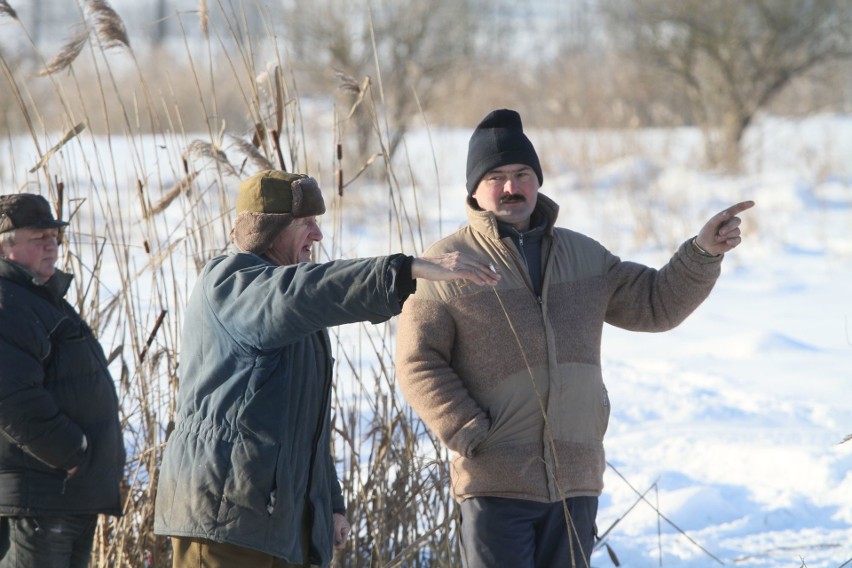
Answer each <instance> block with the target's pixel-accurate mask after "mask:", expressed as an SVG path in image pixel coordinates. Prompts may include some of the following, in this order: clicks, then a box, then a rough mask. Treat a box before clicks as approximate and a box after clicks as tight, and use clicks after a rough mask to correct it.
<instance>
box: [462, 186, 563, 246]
mask: <svg viewBox="0 0 852 568" xmlns="http://www.w3.org/2000/svg"><path fill="white" fill-rule="evenodd" d="M466 207H467V219H468V221H469V222H470V226H471V227H472V228H473V229H474V230H475V231H477V232H479V233H482V234H483V235H485V236H486V237H488V238H491V239H495V240H498V241H499V240H500V229H499V225H498V224H497V218H496V217H495V216H494V213H492V212H491V211H483V210H482V209H477V208H475V207H474V202H473V200H472V199H471V198H469V197H468V198H467V200H466ZM536 214H538V215H543V216H544V218H545V219H547V228H546V229H545V234H548V235H550V234H551V233H553V226H554V225H555V224H556V217H557V216H558V215H559V205H557V203H556V202H555V201H553V200H552V199H550V198H549V197H547V196H546V195H544V194H543V193H541V192H539V194H538V200H537V201H536V204H535V210H534V211H533V215H536Z"/></svg>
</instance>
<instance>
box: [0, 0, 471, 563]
mask: <svg viewBox="0 0 852 568" xmlns="http://www.w3.org/2000/svg"><path fill="white" fill-rule="evenodd" d="M81 6H82V8H81V13H80V17H81V21H82V22H83V25H82V26H81V28H80V31H79V32H77V33H74V34H72V35H70V36H69V37H68V39H67V41H66V43H65V45H64V47H63V48H62V49H60V50H59V51H58V52H57V53H56V54H53V55H50V54H48V55H45V54H41V53H39V52H38V50H37V49H36V48H35V46H34V45H32V42H30V46H31V51H32V53H31V54H30V61H36V62H37V64H36V65H32V64H31V65H29V66H28V65H26V64H22V63H20V62H19V61H17V60H16V61H12V60H11V59H10V58H8V57H6V56H2V55H0V70H2V73H3V76H4V79H5V82H6V85H5V87H4V88H6V89H7V90H8V92H9V93H10V94H11V95H12V98H11V99H9V100H12V101H13V103H12V104H11V109H12V110H11V112H12V113H14V114H15V116H14V118H15V121H16V124H19V125H23V130H22V132H21V133H20V134H16V135H12V134H11V133H7V139H6V140H5V141H4V142H3V145H2V147H3V148H4V149H5V150H6V151H7V153H8V156H4V157H3V160H2V161H3V162H6V163H7V164H8V171H7V172H5V175H6V176H7V177H8V179H11V182H10V184H9V185H6V186H5V187H4V188H3V192H4V193H9V192H16V191H32V192H37V193H41V194H43V195H45V196H46V197H48V198H49V200H51V201H52V203H53V204H54V206H55V207H56V209H57V211H58V213H59V214H60V215H62V217H63V218H65V219H68V220H70V221H71V226H70V230H69V231H68V232H67V234H66V241H65V243H64V245H65V246H64V248H63V251H64V256H63V257H62V259H61V263H62V265H64V268H65V269H67V270H69V271H70V272H72V273H74V274H75V281H74V282H75V284H74V287H73V290H72V291H71V293H70V296H69V299H70V300H71V301H72V303H74V304H75V305H76V307H77V308H78V309H79V311H80V312H81V314H82V315H83V317H84V318H85V319H86V320H88V321H89V322H90V324H91V326H92V328H93V330H94V331H95V333H96V334H97V335H98V337H99V338H100V340H101V343H102V344H103V346H104V348H105V350H106V352H107V353H108V358H109V361H110V370H111V371H112V373H113V377H114V379H115V381H116V385H117V388H118V391H119V396H120V399H121V420H122V424H123V427H124V432H125V440H126V446H127V449H128V461H127V464H126V468H125V476H124V490H125V491H124V494H125V496H126V497H125V501H124V515H123V516H122V517H120V518H107V517H104V518H102V519H101V520H100V524H99V526H98V530H97V534H96V540H95V550H94V552H93V558H92V565H93V566H98V567H105V566H116V567H120V566H128V567H139V566H146V567H147V566H157V567H161V566H170V565H171V558H170V545H169V542H168V541H167V540H166V539H164V538H162V537H158V536H155V535H154V534H153V532H152V526H153V504H154V497H155V490H156V481H157V471H158V466H159V463H160V459H161V455H162V450H163V447H164V443H165V441H166V439H167V436H168V434H169V432H170V429H171V428H172V420H173V415H174V401H175V393H176V392H177V389H178V388H179V386H180V372H179V369H178V354H179V352H180V335H181V330H182V324H183V315H184V313H183V306H184V305H185V304H186V300H187V298H188V295H189V293H190V291H191V289H192V286H193V283H194V281H195V278H196V275H197V273H198V270H199V269H200V268H201V267H202V266H203V265H204V263H205V262H206V261H207V260H209V259H210V258H212V257H213V256H215V255H216V254H219V253H221V252H223V251H224V250H225V248H226V246H227V243H228V234H229V231H230V228H231V219H232V216H233V207H232V202H233V196H234V192H235V188H236V185H237V183H238V181H239V179H241V178H244V177H246V176H247V175H249V174H250V173H253V172H254V171H257V170H258V169H260V168H266V167H270V166H276V167H281V168H285V169H288V170H291V171H300V172H306V173H310V174H312V175H315V176H316V177H318V178H320V179H321V182H322V184H323V186H324V187H325V188H326V199H327V201H328V202H329V204H330V207H329V214H327V215H326V216H325V219H324V225H323V229H324V232H325V233H326V239H325V241H324V248H323V251H324V252H323V253H322V254H321V255H320V256H321V257H326V258H327V257H333V256H336V255H338V254H340V253H341V251H348V250H349V249H348V248H347V247H346V246H345V245H344V243H342V242H341V239H342V238H343V237H342V234H343V233H342V231H341V230H340V229H341V227H342V226H343V225H344V223H345V222H346V219H347V216H349V215H353V214H354V212H353V210H352V205H350V204H349V202H348V201H347V192H348V191H349V185H348V184H349V183H351V182H352V181H353V180H354V178H356V177H357V175H358V174H359V173H360V172H361V171H363V170H364V169H365V168H373V169H374V170H376V171H377V175H378V177H379V179H383V180H384V184H385V186H386V187H385V190H384V191H382V192H380V193H381V194H382V195H383V196H384V197H383V198H382V199H383V201H382V202H380V203H376V202H373V204H372V207H373V208H374V211H376V212H377V213H378V214H374V215H373V216H372V220H373V222H374V223H375V222H381V223H386V224H387V235H388V252H390V251H398V250H405V251H406V252H408V253H416V252H417V250H418V249H419V247H420V245H421V242H420V241H421V239H420V238H419V237H418V236H417V235H418V234H419V230H418V227H417V223H418V221H417V219H418V212H417V211H411V210H410V209H411V206H410V205H408V206H406V205H405V200H404V199H403V198H402V196H401V191H402V190H401V189H400V182H399V180H398V179H397V176H396V173H395V171H394V168H393V166H392V165H391V161H390V159H389V157H388V156H387V151H386V148H387V139H386V137H385V135H384V131H383V129H382V127H381V124H382V120H381V115H380V113H379V111H377V110H376V104H375V101H376V97H379V96H380V95H381V93H376V92H375V91H373V89H372V87H371V86H370V85H369V83H368V82H363V83H362V82H359V83H358V84H357V85H360V86H358V88H361V89H363V92H362V93H360V95H361V96H360V97H359V98H358V104H359V105H364V106H365V107H366V108H367V109H368V110H370V112H371V114H372V116H373V117H374V118H373V119H374V126H375V127H374V129H373V133H372V136H373V137H374V139H373V140H370V144H371V145H372V146H374V147H375V148H376V154H375V156H374V157H373V158H371V160H370V163H367V164H361V165H358V164H355V165H354V167H352V166H353V165H352V164H347V165H348V166H350V167H352V169H353V171H355V172H358V173H356V174H354V175H351V176H348V177H344V173H343V172H344V170H345V168H344V167H343V164H344V163H345V162H346V159H347V157H346V156H344V155H343V154H342V150H338V148H344V147H345V146H346V144H345V142H346V140H344V139H343V135H342V134H341V133H343V132H344V131H345V130H346V129H345V128H344V126H345V120H346V117H347V116H348V114H349V111H350V110H351V109H348V108H347V109H336V111H335V112H334V115H335V122H334V124H333V125H332V127H331V128H330V130H331V132H328V133H327V134H328V135H329V138H330V140H331V142H330V144H328V147H327V148H320V149H319V150H318V151H311V150H309V148H308V147H309V144H310V140H309V138H310V136H309V135H313V134H314V133H315V132H316V129H317V126H316V125H314V124H310V123H307V121H306V120H305V113H304V107H303V104H302V100H301V99H300V96H299V92H298V85H297V84H296V82H295V80H294V78H293V75H292V74H291V73H289V69H290V67H289V65H288V63H287V61H286V60H284V59H282V58H281V56H280V54H281V53H282V50H281V49H280V48H279V46H278V45H276V43H275V37H274V35H273V34H271V33H270V34H269V35H268V36H267V37H263V38H251V37H249V40H248V41H245V37H247V36H246V35H245V34H244V33H242V30H240V29H239V26H240V21H241V19H240V18H239V17H237V18H230V19H228V18H226V21H228V22H230V25H231V26H233V27H232V28H227V29H224V30H214V29H212V28H211V29H205V32H206V34H205V35H206V37H207V44H206V45H205V47H204V50H203V51H202V54H201V55H199V54H198V50H197V49H196V46H190V45H189V44H187V45H186V51H185V53H183V54H182V56H181V57H180V58H179V59H180V60H179V61H178V60H176V59H175V55H174V54H172V55H171V57H170V58H169V59H167V60H166V62H164V64H165V65H168V64H169V62H171V61H174V63H173V65H174V69H176V70H179V71H180V72H179V73H177V74H172V75H170V74H168V73H162V72H161V73H159V74H158V75H157V77H156V81H153V80H152V79H150V78H149V75H148V72H147V71H146V70H145V69H143V66H142V65H141V64H140V63H139V61H138V60H137V59H136V55H135V53H134V51H133V47H132V46H131V43H130V41H129V39H128V38H127V36H126V33H125V32H124V25H123V22H122V21H121V17H120V15H119V14H117V13H116V12H115V11H113V10H112V9H111V8H110V7H109V5H108V4H107V3H106V2H103V1H102V0H87V1H85V2H83V3H82V4H81ZM0 7H2V10H0V17H2V18H6V19H7V21H6V22H4V23H6V24H11V25H14V26H15V27H14V28H13V29H14V32H13V33H17V34H20V35H21V37H23V38H27V37H28V35H27V31H26V28H25V26H24V25H23V23H21V22H19V21H18V20H17V17H16V14H15V13H14V12H13V11H11V10H10V9H9V7H8V4H6V3H2V4H0ZM202 7H203V10H201V13H200V14H199V15H198V19H197V20H196V21H194V22H190V20H188V19H187V18H185V17H184V19H183V20H182V23H183V24H185V25H188V24H190V23H192V24H193V25H199V26H208V25H209V19H208V14H207V10H209V9H214V7H213V6H210V5H208V4H207V3H203V4H202ZM220 9H221V8H220ZM9 27H10V26H9V25H7V29H8V28H9ZM128 70H130V71H128ZM223 74H224V75H227V76H229V77H228V79H227V88H226V87H224V86H223V82H224V81H223ZM128 75H130V76H135V77H134V78H135V80H132V81H129V80H128V79H127V78H128ZM187 90H191V91H193V92H194V95H195V96H194V97H193V98H192V99H189V100H190V101H192V102H191V103H189V105H188V104H187V103H186V102H185V101H186V100H187V98H185V97H181V98H177V97H175V96H173V95H174V94H175V93H177V92H182V93H185V92H186V91H187ZM220 91H227V92H228V95H227V96H228V97H229V102H231V101H232V100H233V99H234V98H235V93H236V98H237V99H238V100H240V101H241V103H242V112H241V114H242V119H241V120H240V121H235V120H233V119H232V118H231V119H230V120H227V119H225V118H223V115H222V114H221V113H220V110H219V99H218V98H217V94H218V93H219V92H220ZM46 100H47V101H50V103H51V104H50V105H49V106H45V105H46V103H43V101H46ZM37 101H39V102H37ZM4 102H8V101H4ZM48 109H49V110H48ZM199 114H201V115H202V116H203V117H204V121H203V123H204V124H205V125H206V127H205V128H202V129H200V130H198V129H192V130H190V129H189V128H187V127H186V126H185V124H186V122H187V117H189V116H190V115H191V116H197V115H199ZM231 116H232V115H231ZM338 172H339V173H338ZM0 173H2V172H0ZM379 212H380V213H379ZM379 219H381V221H379ZM391 325H392V324H386V325H383V326H351V327H350V328H349V329H345V330H335V336H336V338H337V343H336V346H335V349H336V358H337V361H338V369H337V373H336V375H337V380H336V383H337V386H336V388H335V392H334V409H335V416H334V448H335V454H336V457H337V459H338V460H339V469H340V473H341V478H342V481H343V484H344V491H345V495H346V497H347V499H348V502H349V507H350V508H349V512H348V517H349V519H350V522H351V523H352V526H353V534H352V539H351V540H350V542H349V544H348V545H347V547H346V549H344V550H342V551H340V552H339V553H338V555H337V558H336V560H335V564H336V565H337V566H382V567H391V566H403V565H404V566H453V565H457V564H458V546H457V543H456V536H455V535H456V531H455V517H454V507H453V503H452V499H451V496H450V490H449V484H448V475H447V461H446V456H445V453H444V451H443V450H442V449H440V446H439V444H438V443H437V442H436V440H434V439H433V438H432V437H431V436H430V434H429V433H428V432H427V431H426V429H425V428H424V426H423V425H422V423H421V422H420V421H419V420H418V419H417V418H416V417H415V416H413V415H412V413H411V411H410V410H409V409H408V408H407V406H405V405H404V404H403V403H402V402H401V400H400V399H399V397H398V396H397V395H396V394H395V388H394V377H393V365H392V352H393V345H392V337H393V334H392V328H391Z"/></svg>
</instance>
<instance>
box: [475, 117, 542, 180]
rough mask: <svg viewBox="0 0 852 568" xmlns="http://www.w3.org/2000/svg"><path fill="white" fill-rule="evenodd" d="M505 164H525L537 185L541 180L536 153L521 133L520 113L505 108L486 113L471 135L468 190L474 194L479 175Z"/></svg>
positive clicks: (539, 165)
mask: <svg viewBox="0 0 852 568" xmlns="http://www.w3.org/2000/svg"><path fill="white" fill-rule="evenodd" d="M506 164H524V165H527V166H529V167H531V168H532V169H533V171H535V175H536V176H538V184H539V185H541V184H542V183H543V181H544V176H543V175H542V174H541V164H540V163H539V161H538V154H536V153H535V148H533V145H532V142H530V140H529V138H527V136H526V135H525V134H524V127H523V125H522V124H521V115H519V114H518V113H517V112H515V111H513V110H509V109H505V108H504V109H500V110H495V111H492V112H490V113H488V116H486V117H485V118H483V119H482V122H480V123H479V124H478V125H477V127H476V130H474V131H473V135H471V137H470V142H469V143H468V148H467V194H468V195H473V192H474V191H476V186H478V185H479V180H481V179H482V176H484V175H485V174H487V173H488V172H490V171H491V170H493V169H494V168H499V167H500V166H505V165H506Z"/></svg>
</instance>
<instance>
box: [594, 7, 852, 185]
mask: <svg viewBox="0 0 852 568" xmlns="http://www.w3.org/2000/svg"><path fill="white" fill-rule="evenodd" d="M604 8H605V13H606V14H607V16H608V17H609V21H610V22H611V23H612V24H613V31H614V32H615V33H614V34H613V37H615V38H617V39H623V40H626V46H627V47H629V48H630V49H631V50H632V52H633V55H635V57H636V58H638V60H639V62H640V63H642V64H645V65H650V66H653V67H654V68H656V69H657V70H662V71H664V72H665V73H666V74H668V76H669V77H671V78H674V80H675V81H674V82H673V84H672V85H673V86H677V87H680V88H682V89H684V91H685V92H686V95H687V96H688V98H689V101H690V106H691V109H692V112H693V115H694V116H693V118H694V120H695V121H696V122H697V123H698V124H699V125H700V126H701V127H702V129H703V132H704V135H705V141H706V147H707V157H708V160H709V161H710V163H711V164H712V165H716V166H722V167H724V168H727V169H729V170H737V169H739V167H740V161H739V158H740V145H741V142H742V139H743V135H744V133H745V131H746V129H747V128H748V126H749V125H750V124H751V122H752V120H753V119H754V117H755V115H756V113H758V112H759V111H760V110H762V109H764V108H766V106H767V105H768V104H769V103H770V102H771V101H772V100H773V99H774V98H775V97H776V96H777V95H778V94H779V93H781V92H782V90H783V89H784V88H785V87H787V86H788V85H789V84H790V82H791V81H792V80H793V79H795V78H797V77H800V76H802V75H804V74H805V73H807V72H808V71H810V70H812V69H814V68H815V67H817V66H820V65H823V64H826V63H828V62H830V61H832V60H837V59H840V58H848V57H850V55H852V47H850V46H852V39H851V38H852V4H850V3H849V2H836V1H835V0H605V1H604Z"/></svg>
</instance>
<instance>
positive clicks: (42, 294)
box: [0, 259, 125, 516]
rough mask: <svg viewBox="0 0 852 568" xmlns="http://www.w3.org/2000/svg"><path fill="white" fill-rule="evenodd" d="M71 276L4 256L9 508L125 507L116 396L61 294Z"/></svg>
mask: <svg viewBox="0 0 852 568" xmlns="http://www.w3.org/2000/svg"><path fill="white" fill-rule="evenodd" d="M70 283H71V276H70V275H68V274H65V273H63V272H60V271H57V272H56V273H55V274H54V276H53V277H52V278H51V279H50V280H49V281H48V282H47V283H46V284H44V285H39V284H36V283H35V282H34V281H33V278H32V274H31V273H29V272H28V271H27V270H25V269H24V268H23V267H21V266H19V265H17V264H15V263H12V262H9V261H6V260H3V259H0V432H2V435H0V515H3V516H35V515H67V514H77V513H79V514H95V513H103V514H109V515H119V514H121V499H120V496H119V485H120V482H121V477H122V472H123V469H124V460H125V451H124V443H123V441H122V434H121V424H120V422H119V417H118V397H117V396H116V391H115V385H114V384H113V381H112V378H111V376H110V373H109V371H108V369H107V362H106V358H105V357H104V353H103V349H102V348H101V346H100V344H99V343H98V341H97V340H96V339H95V337H94V335H93V334H92V331H91V329H90V328H89V326H88V325H87V324H86V323H85V322H84V321H83V320H82V319H81V318H80V315H79V314H78V313H77V312H76V311H75V310H74V308H73V307H72V306H71V305H70V304H69V303H68V302H66V301H65V300H64V299H63V298H64V296H65V293H66V291H67V290H68V286H69V285H70ZM84 434H85V439H86V448H85V449H84V448H83V440H84ZM74 467H76V468H77V470H76V471H75V473H74V475H72V476H69V475H68V473H67V470H69V469H72V468H74Z"/></svg>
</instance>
